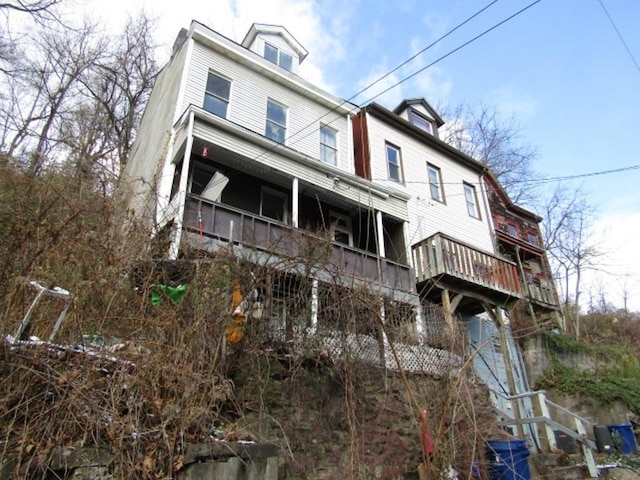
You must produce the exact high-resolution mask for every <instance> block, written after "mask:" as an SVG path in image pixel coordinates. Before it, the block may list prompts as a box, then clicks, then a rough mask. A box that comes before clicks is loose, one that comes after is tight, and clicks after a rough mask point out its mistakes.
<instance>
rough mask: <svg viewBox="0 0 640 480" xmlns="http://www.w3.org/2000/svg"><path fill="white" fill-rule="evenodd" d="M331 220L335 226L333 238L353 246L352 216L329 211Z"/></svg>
mask: <svg viewBox="0 0 640 480" xmlns="http://www.w3.org/2000/svg"><path fill="white" fill-rule="evenodd" d="M329 221H330V222H331V225H332V226H333V229H334V230H333V240H334V241H335V242H338V243H342V244H344V245H348V246H350V247H353V231H352V229H351V218H349V217H347V216H346V215H342V214H340V213H336V212H329Z"/></svg>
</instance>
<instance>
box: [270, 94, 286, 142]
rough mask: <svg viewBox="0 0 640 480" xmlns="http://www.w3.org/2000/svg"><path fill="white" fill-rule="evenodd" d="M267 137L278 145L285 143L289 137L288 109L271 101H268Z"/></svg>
mask: <svg viewBox="0 0 640 480" xmlns="http://www.w3.org/2000/svg"><path fill="white" fill-rule="evenodd" d="M265 135H266V136H267V137H268V138H270V139H271V140H273V141H275V142H278V143H284V140H285V138H286V135H287V107H285V106H284V105H281V104H279V103H277V102H274V101H273V100H271V99H270V100H268V101H267V127H266V130H265Z"/></svg>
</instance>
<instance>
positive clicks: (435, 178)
mask: <svg viewBox="0 0 640 480" xmlns="http://www.w3.org/2000/svg"><path fill="white" fill-rule="evenodd" d="M427 173H428V175H429V190H430V192H431V198H433V199H434V200H437V201H439V202H444V189H443V188H442V173H441V172H440V169H439V168H438V167H436V166H433V165H431V164H430V163H427Z"/></svg>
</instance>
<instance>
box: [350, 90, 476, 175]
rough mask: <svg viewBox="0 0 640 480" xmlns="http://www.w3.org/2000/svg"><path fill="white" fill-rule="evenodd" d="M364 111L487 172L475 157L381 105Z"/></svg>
mask: <svg viewBox="0 0 640 480" xmlns="http://www.w3.org/2000/svg"><path fill="white" fill-rule="evenodd" d="M425 103H426V102H425ZM401 105H402V104H401ZM362 111H365V112H367V113H370V114H371V115H373V116H375V117H376V118H378V119H380V120H382V121H384V122H386V123H387V124H389V125H391V126H393V127H395V128H397V129H398V130H401V131H403V132H404V133H406V134H407V135H409V136H411V137H413V138H415V139H416V140H418V141H420V142H422V143H424V144H426V145H428V146H430V147H432V148H434V149H435V150H438V151H439V152H441V153H443V154H445V155H448V156H449V157H451V158H452V159H454V160H457V161H458V162H460V163H462V164H464V165H466V166H467V167H470V168H472V169H473V170H475V171H476V172H479V173H483V172H485V171H486V170H487V167H486V166H485V165H483V164H482V163H480V162H479V161H477V160H476V159H474V158H473V157H470V156H469V155H467V154H466V153H463V152H461V151H460V150H458V149H457V148H455V147H452V146H451V145H449V144H448V143H446V142H443V141H442V140H440V139H439V138H437V137H435V136H433V135H431V134H429V133H427V132H425V131H424V130H422V129H421V128H419V127H416V126H415V125H414V124H413V123H411V122H409V121H408V120H405V119H404V118H402V117H400V116H399V115H397V114H396V113H394V112H392V111H391V110H387V109H386V108H384V107H383V106H382V105H380V104H377V103H375V102H373V103H370V104H369V105H367V106H365V107H364V108H363V109H362Z"/></svg>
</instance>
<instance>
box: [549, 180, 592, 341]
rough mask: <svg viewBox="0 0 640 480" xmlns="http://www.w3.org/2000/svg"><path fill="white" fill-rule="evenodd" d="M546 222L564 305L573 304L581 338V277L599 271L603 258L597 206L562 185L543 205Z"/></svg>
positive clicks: (552, 259)
mask: <svg viewBox="0 0 640 480" xmlns="http://www.w3.org/2000/svg"><path fill="white" fill-rule="evenodd" d="M543 210H544V214H543V216H544V217H545V219H546V221H545V223H543V236H544V240H545V245H546V248H547V252H548V253H549V257H550V260H551V263H552V265H553V267H554V272H555V275H556V278H557V279H558V280H559V282H560V283H561V286H562V291H563V292H564V303H565V305H566V306H567V307H568V306H569V305H573V307H574V310H575V311H574V312H569V313H571V317H573V318H572V320H573V324H574V326H575V333H576V335H579V303H580V294H581V288H582V276H583V274H584V272H585V271H586V270H593V269H597V268H598V263H597V260H598V258H599V257H600V256H601V255H602V252H601V250H600V248H599V247H598V246H597V245H595V244H594V243H593V224H592V218H593V216H594V213H595V209H594V207H593V206H592V205H591V204H590V203H589V202H588V201H587V200H586V198H585V196H584V194H583V193H582V191H581V190H579V189H578V190H570V189H569V188H568V187H566V186H564V185H559V186H558V187H557V188H556V189H555V190H554V192H553V194H552V195H551V197H550V198H549V199H548V201H547V202H546V204H545V205H544V206H543Z"/></svg>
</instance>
